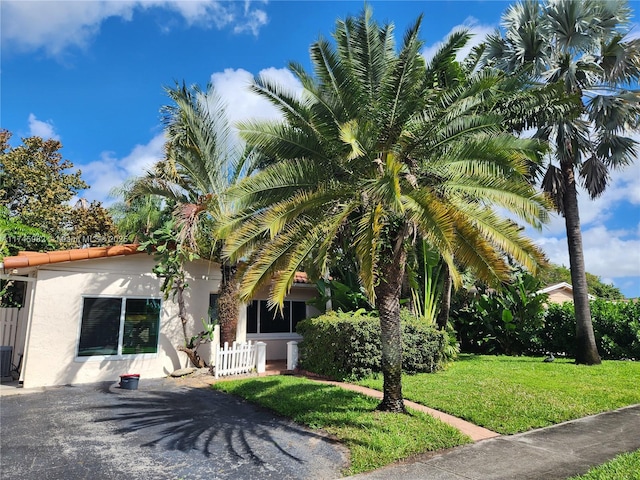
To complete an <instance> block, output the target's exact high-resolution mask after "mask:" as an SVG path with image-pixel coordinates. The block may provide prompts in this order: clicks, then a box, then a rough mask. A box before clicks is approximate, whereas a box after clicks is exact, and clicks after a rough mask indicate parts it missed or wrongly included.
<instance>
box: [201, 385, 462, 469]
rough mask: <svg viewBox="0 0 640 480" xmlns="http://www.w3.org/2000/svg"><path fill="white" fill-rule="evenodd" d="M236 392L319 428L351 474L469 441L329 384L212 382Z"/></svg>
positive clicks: (431, 420) (431, 421)
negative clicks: (346, 459)
mask: <svg viewBox="0 0 640 480" xmlns="http://www.w3.org/2000/svg"><path fill="white" fill-rule="evenodd" d="M213 388H214V389H216V390H220V391H223V392H227V393H231V394H233V395H238V396H240V397H243V398H245V399H247V400H248V401H250V402H253V403H257V404H259V405H262V406H264V407H267V408H269V409H271V410H273V411H275V412H277V413H279V414H280V415H283V416H285V417H289V418H291V419H292V420H294V421H296V422H298V423H301V424H304V425H306V426H308V427H311V428H314V429H323V430H324V431H326V432H328V433H329V434H331V435H333V436H334V437H335V438H336V439H337V440H338V441H340V442H341V443H343V444H344V445H345V446H346V447H348V448H349V450H350V452H351V464H350V466H349V468H348V469H347V470H346V471H345V472H343V473H345V474H347V475H353V474H356V473H360V472H365V471H369V470H373V469H376V468H379V467H382V466H384V465H388V464H389V463H392V462H394V461H397V460H400V459H403V458H407V457H409V456H411V455H414V454H417V453H421V452H425V451H435V450H441V449H443V448H449V447H453V446H456V445H462V444H464V443H469V442H470V439H469V438H468V437H466V436H465V435H462V434H461V433H460V432H459V431H458V430H456V429H455V428H453V427H450V426H449V425H446V424H444V423H442V422H440V421H439V420H436V419H434V418H432V417H431V416H429V415H426V414H423V413H421V412H414V411H411V412H410V414H409V415H398V414H392V413H383V412H377V411H375V408H376V406H377V404H378V401H377V400H375V399H373V398H370V397H366V396H364V395H361V394H358V393H355V392H350V391H347V390H343V389H341V388H339V387H335V386H332V385H325V384H321V383H317V382H312V381H310V380H307V379H306V378H301V377H292V376H270V377H264V378H253V379H246V380H235V381H225V382H220V383H216V384H215V385H213Z"/></svg>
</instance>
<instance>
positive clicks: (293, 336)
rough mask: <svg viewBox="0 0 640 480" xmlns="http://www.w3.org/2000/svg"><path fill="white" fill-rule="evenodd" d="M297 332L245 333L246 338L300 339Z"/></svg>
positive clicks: (300, 336)
mask: <svg viewBox="0 0 640 480" xmlns="http://www.w3.org/2000/svg"><path fill="white" fill-rule="evenodd" d="M301 338H302V335H300V334H298V333H247V340H300V339H301Z"/></svg>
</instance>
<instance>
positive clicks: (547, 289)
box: [536, 282, 573, 293]
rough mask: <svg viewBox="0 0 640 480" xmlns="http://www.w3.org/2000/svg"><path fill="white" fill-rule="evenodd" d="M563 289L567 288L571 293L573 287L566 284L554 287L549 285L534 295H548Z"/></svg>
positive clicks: (561, 283) (557, 284)
mask: <svg viewBox="0 0 640 480" xmlns="http://www.w3.org/2000/svg"><path fill="white" fill-rule="evenodd" d="M563 288H567V289H569V290H571V291H572V292H573V287H572V286H571V285H569V284H568V283H567V282H560V283H556V284H554V285H549V286H548V287H546V288H543V289H542V290H538V291H537V292H536V293H549V292H554V291H556V290H561V289H563Z"/></svg>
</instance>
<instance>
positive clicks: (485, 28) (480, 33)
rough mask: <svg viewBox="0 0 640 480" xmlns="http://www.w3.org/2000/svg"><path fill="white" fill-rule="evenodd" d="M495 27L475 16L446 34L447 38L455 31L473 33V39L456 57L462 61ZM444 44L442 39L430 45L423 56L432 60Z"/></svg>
mask: <svg viewBox="0 0 640 480" xmlns="http://www.w3.org/2000/svg"><path fill="white" fill-rule="evenodd" d="M495 29H496V26H492V25H482V24H480V23H478V20H476V19H475V18H473V17H468V18H467V19H466V20H465V21H464V23H463V24H462V25H456V26H455V27H453V28H452V29H451V30H450V31H449V33H448V34H447V35H446V36H445V39H446V38H449V36H450V35H451V34H453V33H455V32H459V31H460V30H467V32H468V33H470V34H471V39H470V40H469V41H468V42H467V44H466V45H465V46H464V48H462V49H460V51H459V52H458V54H457V55H456V58H457V59H458V60H459V61H462V60H464V59H465V58H466V57H467V55H469V53H470V52H471V50H472V49H473V47H475V46H476V45H479V44H481V43H482V42H483V41H484V39H485V37H486V36H487V35H488V34H490V33H493V32H494V31H495ZM442 45H443V42H442V41H440V42H437V43H435V44H433V45H429V46H427V47H425V48H424V49H423V50H422V56H423V57H424V58H425V59H426V60H427V61H429V60H431V59H432V58H433V56H434V55H435V54H436V52H437V51H438V49H439V48H440V47H441V46H442Z"/></svg>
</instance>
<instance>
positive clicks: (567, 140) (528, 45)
mask: <svg viewBox="0 0 640 480" xmlns="http://www.w3.org/2000/svg"><path fill="white" fill-rule="evenodd" d="M630 17H631V10H630V8H629V6H628V4H627V2H626V1H625V0H582V1H579V2H578V1H565V0H547V1H543V2H539V1H538V0H535V1H524V2H520V3H517V4H515V5H513V6H511V7H509V9H508V10H507V11H506V12H505V14H504V15H503V17H502V23H503V26H504V33H503V34H502V35H500V33H496V34H495V35H493V36H491V37H489V39H488V44H487V49H486V60H487V62H488V63H489V64H491V65H494V66H495V67H497V68H499V69H501V70H503V71H508V72H521V70H522V69H523V68H526V69H528V70H529V72H530V73H531V75H532V76H533V77H534V78H536V79H537V80H539V81H541V82H545V83H548V84H557V85H559V86H561V87H562V88H563V89H564V91H565V92H566V94H567V95H573V96H575V97H576V98H577V101H578V102H579V106H580V113H581V115H580V116H579V117H578V118H575V119H572V118H566V119H562V120H558V121H545V122H541V126H540V128H538V131H537V133H536V138H541V139H544V140H548V141H549V142H550V144H551V145H552V147H553V150H552V156H551V158H550V160H552V161H550V162H549V163H548V168H547V170H546V173H545V174H544V177H543V179H542V187H543V189H544V190H545V191H546V192H547V193H548V194H549V195H550V196H551V198H552V199H553V200H554V203H555V207H556V209H557V210H558V212H560V213H561V214H562V215H563V216H564V218H565V223H566V231H567V242H568V247H569V263H570V267H571V284H572V286H573V297H574V303H575V309H576V341H577V344H578V348H577V355H576V362H577V363H581V364H598V363H600V356H599V354H598V350H597V348H596V344H595V337H594V334H593V326H592V324H591V313H590V309H589V300H588V285H587V279H586V271H585V267H584V254H583V247H582V235H581V232H580V215H579V211H578V196H577V195H578V194H577V186H578V185H582V186H583V187H584V188H585V189H586V190H587V192H588V194H589V195H590V196H591V197H592V198H596V197H598V196H599V195H601V194H602V193H603V192H604V190H605V189H606V187H607V185H608V183H609V180H610V176H609V171H610V170H613V169H618V168H621V167H624V166H625V165H628V164H630V163H631V162H632V161H633V160H634V158H635V156H636V153H637V143H636V141H634V140H633V139H632V138H631V137H629V136H628V135H629V132H630V131H632V130H636V129H637V127H638V118H639V117H638V113H639V109H638V106H639V99H640V97H639V96H638V92H635V91H632V90H630V89H629V85H630V84H633V83H635V82H637V80H638V78H639V73H640V72H639V68H640V39H630V38H627V37H626V33H627V32H628V29H629V26H630V23H629V21H630Z"/></svg>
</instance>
